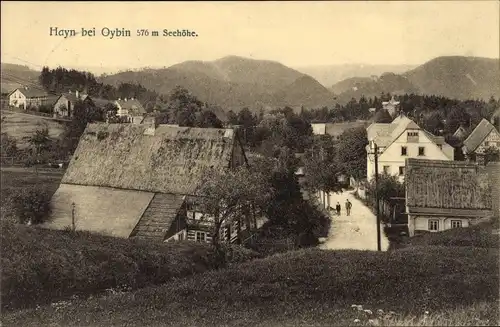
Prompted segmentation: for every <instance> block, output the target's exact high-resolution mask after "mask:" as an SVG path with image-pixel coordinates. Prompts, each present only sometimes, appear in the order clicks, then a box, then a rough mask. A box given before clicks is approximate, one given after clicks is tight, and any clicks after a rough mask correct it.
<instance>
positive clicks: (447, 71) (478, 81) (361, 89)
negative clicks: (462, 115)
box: [330, 56, 500, 102]
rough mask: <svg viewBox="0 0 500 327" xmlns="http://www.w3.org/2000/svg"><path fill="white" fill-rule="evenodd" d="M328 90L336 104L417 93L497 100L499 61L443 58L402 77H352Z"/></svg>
mask: <svg viewBox="0 0 500 327" xmlns="http://www.w3.org/2000/svg"><path fill="white" fill-rule="evenodd" d="M330 90H331V91H332V92H333V93H334V94H335V95H336V96H337V98H338V101H339V102H345V101H349V100H350V99H351V98H353V97H354V98H359V97H360V96H362V95H364V96H365V97H374V96H379V95H380V93H381V92H385V93H387V92H390V93H391V94H401V93H419V94H428V95H439V96H444V97H448V98H455V99H460V100H466V99H484V100H488V99H489V98H490V97H491V96H495V98H498V97H500V60H499V59H490V58H480V57H461V56H446V57H438V58H435V59H432V60H430V61H428V62H426V63H424V64H423V65H420V66H418V67H416V68H414V69H411V70H409V71H407V72H404V73H402V74H394V73H384V74H382V75H381V76H380V77H373V78H370V77H355V78H348V79H346V80H344V81H341V82H338V83H336V84H334V85H333V86H332V87H331V88H330Z"/></svg>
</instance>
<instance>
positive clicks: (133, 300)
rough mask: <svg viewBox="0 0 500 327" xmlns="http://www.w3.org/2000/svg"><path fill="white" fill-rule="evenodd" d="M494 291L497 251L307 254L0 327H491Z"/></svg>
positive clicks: (38, 312)
mask: <svg viewBox="0 0 500 327" xmlns="http://www.w3.org/2000/svg"><path fill="white" fill-rule="evenodd" d="M498 288H499V282H498V249H493V248H472V247H416V248H409V249H403V250H398V251H393V252H385V253H377V252H368V251H322V250H318V249H309V250H301V251H294V252H289V253H285V254H279V255H275V256H271V257H267V258H264V259H256V260H253V261H251V262H247V263H242V264H240V265H237V266H235V267H232V268H229V269H224V270H219V271H208V272H206V273H203V274H198V275H196V276H193V277H188V278H184V279H176V280H174V281H171V282H168V283H166V284H164V285H162V286H158V287H154V288H153V287H148V288H143V289H140V290H137V291H135V292H130V293H122V294H115V295H110V296H107V297H101V298H93V299H89V300H74V301H68V302H64V303H59V304H57V305H53V306H46V307H41V308H38V309H31V310H26V311H21V312H16V313H10V314H7V315H5V316H4V324H5V326H47V325H50V326H124V325H127V326H243V325H244V326H332V325H342V326H344V325H360V324H378V323H380V321H381V320H382V319H386V321H388V324H393V325H395V324H401V323H403V324H406V325H413V324H420V325H422V321H421V320H422V318H418V319H420V323H419V322H418V321H417V320H415V321H413V322H412V321H411V320H408V318H403V317H405V316H406V315H410V316H412V315H413V316H416V317H424V318H423V319H424V320H425V319H426V317H429V318H428V319H433V321H432V322H431V321H430V320H425V321H427V323H434V324H437V325H443V324H450V323H452V324H453V323H457V324H464V323H468V324H469V325H495V324H497V323H498V320H497V319H498V302H497V301H498ZM354 305H357V306H355V307H353V306H354ZM359 305H361V306H362V307H358V306H359ZM463 308H466V309H463ZM364 310H369V311H364ZM378 310H382V311H383V312H381V311H378ZM471 310H472V311H471ZM391 311H393V312H391ZM426 311H428V313H429V315H427V314H426V313H425V312H426ZM399 315H401V316H399ZM403 315H405V316H403ZM384 316H385V318H383V317H384ZM406 317H408V316H406ZM401 319H403V320H401ZM457 319H459V320H460V319H461V321H457ZM464 320H465V321H464ZM427 323H424V324H423V325H427Z"/></svg>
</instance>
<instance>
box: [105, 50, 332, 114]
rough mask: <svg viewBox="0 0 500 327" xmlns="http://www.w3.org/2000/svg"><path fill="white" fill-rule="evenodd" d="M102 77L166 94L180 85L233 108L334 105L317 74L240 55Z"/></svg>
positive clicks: (112, 81) (204, 98) (208, 99)
mask: <svg viewBox="0 0 500 327" xmlns="http://www.w3.org/2000/svg"><path fill="white" fill-rule="evenodd" d="M102 81H103V82H104V83H107V84H112V85H117V84H119V83H123V82H138V83H141V84H142V85H143V86H144V87H146V88H148V89H153V90H155V91H157V92H158V93H162V94H168V93H170V92H171V90H173V89H174V88H175V86H177V85H180V86H183V87H185V88H187V89H188V90H189V91H190V92H192V93H193V94H194V95H195V96H197V97H198V98H199V99H201V100H202V101H206V102H209V103H213V104H217V105H220V106H221V107H223V108H227V109H233V110H239V109H241V108H243V107H249V108H250V109H253V110H258V109H261V108H264V109H265V108H275V107H283V106H286V105H288V106H291V107H294V108H300V106H308V107H320V106H325V105H332V104H333V97H332V94H331V92H330V91H329V90H328V89H327V88H325V87H324V86H322V85H321V84H320V83H319V82H318V81H316V80H315V79H314V78H312V77H310V76H307V75H305V74H303V73H300V72H298V71H296V70H294V69H291V68H289V67H287V66H285V65H283V64H281V63H278V62H274V61H267V60H253V59H248V58H243V57H237V56H228V57H224V58H221V59H218V60H214V61H186V62H183V63H180V64H177V65H173V66H170V67H168V68H164V69H145V70H142V71H127V72H120V73H118V74H114V75H109V76H105V77H103V78H102Z"/></svg>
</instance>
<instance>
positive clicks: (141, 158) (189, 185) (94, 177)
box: [62, 123, 239, 194]
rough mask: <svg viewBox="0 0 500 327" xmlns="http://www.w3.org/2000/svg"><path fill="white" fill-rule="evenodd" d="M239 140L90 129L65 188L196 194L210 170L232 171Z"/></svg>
mask: <svg viewBox="0 0 500 327" xmlns="http://www.w3.org/2000/svg"><path fill="white" fill-rule="evenodd" d="M235 140H236V139H235V134H234V132H233V130H232V129H215V128H189V127H173V126H166V125H158V127H157V128H156V129H154V127H152V126H150V125H145V124H138V125H136V124H102V123H101V124H89V125H88V126H87V128H86V129H85V132H84V133H83V135H82V137H81V138H80V142H79V144H78V148H77V149H76V151H75V153H74V155H73V157H72V159H71V162H70V164H69V166H68V169H67V170H66V173H65V174H64V177H63V179H62V183H65V184H78V185H88V186H103V187H113V188H120V189H130V190H140V191H148V192H161V193H173V194H193V192H194V191H195V190H196V188H197V187H198V186H199V185H198V184H199V182H200V179H201V177H202V174H203V173H204V170H205V168H210V167H211V168H214V169H225V168H228V167H229V164H230V160H231V157H232V152H233V146H234V145H235ZM237 143H238V142H237ZM238 144H239V143H238Z"/></svg>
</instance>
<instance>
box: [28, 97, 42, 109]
mask: <svg viewBox="0 0 500 327" xmlns="http://www.w3.org/2000/svg"><path fill="white" fill-rule="evenodd" d="M46 103H47V97H37V98H26V107H27V108H29V107H34V108H37V107H40V106H42V105H44V104H46Z"/></svg>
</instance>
